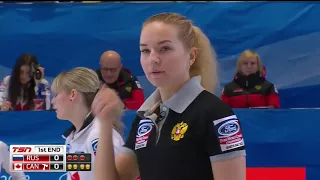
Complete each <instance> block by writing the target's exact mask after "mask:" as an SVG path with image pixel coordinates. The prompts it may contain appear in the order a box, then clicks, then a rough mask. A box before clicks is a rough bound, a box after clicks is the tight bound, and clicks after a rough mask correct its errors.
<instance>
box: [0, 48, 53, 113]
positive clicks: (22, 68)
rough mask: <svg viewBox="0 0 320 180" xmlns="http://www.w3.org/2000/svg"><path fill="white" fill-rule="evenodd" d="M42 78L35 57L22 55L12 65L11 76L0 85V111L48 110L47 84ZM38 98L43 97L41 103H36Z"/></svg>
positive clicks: (41, 70) (41, 69) (48, 90)
mask: <svg viewBox="0 0 320 180" xmlns="http://www.w3.org/2000/svg"><path fill="white" fill-rule="evenodd" d="M43 77H44V69H43V68H42V67H41V66H40V65H39V63H38V60H37V58H36V56H35V55H32V54H22V55H21V56H20V57H19V58H18V60H17V62H16V64H15V65H14V68H13V70H12V73H11V76H6V77H5V78H4V79H3V82H2V83H1V86H2V90H3V94H2V98H1V100H2V101H3V102H2V103H1V104H2V106H1V110H2V111H8V110H15V111H24V110H44V109H47V110H49V109H50V89H49V86H48V84H49V83H48V81H47V80H45V79H44V78H43ZM39 87H40V88H41V87H43V88H41V89H39ZM38 90H41V91H38ZM40 96H41V97H44V98H43V101H40V102H39V101H36V100H37V99H38V97H40Z"/></svg>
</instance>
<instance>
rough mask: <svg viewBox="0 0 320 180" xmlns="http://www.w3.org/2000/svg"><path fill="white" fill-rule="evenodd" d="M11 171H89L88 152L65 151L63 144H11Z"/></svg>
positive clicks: (89, 157) (89, 155) (89, 156)
mask: <svg viewBox="0 0 320 180" xmlns="http://www.w3.org/2000/svg"><path fill="white" fill-rule="evenodd" d="M10 164H11V171H12V172H21V171H23V172H66V171H91V154H90V153H66V146H65V145H11V146H10Z"/></svg>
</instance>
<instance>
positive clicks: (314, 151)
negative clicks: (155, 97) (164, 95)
mask: <svg viewBox="0 0 320 180" xmlns="http://www.w3.org/2000/svg"><path fill="white" fill-rule="evenodd" d="M235 113H236V114H237V115H238V117H239V119H240V120H241V122H242V126H243V133H244V137H245V142H246V146H247V154H248V155H247V164H248V166H249V167H306V169H307V180H319V171H320V162H319V157H320V156H319V152H320V139H319V138H318V134H316V130H317V128H318V127H319V126H320V121H319V119H320V110H315V109H301V110H258V109H250V110H248V109H237V110H235ZM134 116H135V112H134V111H127V112H126V113H125V115H124V119H123V121H124V123H125V125H126V127H128V128H127V129H126V130H125V137H127V135H128V131H129V129H130V127H131V123H132V120H133V118H134ZM0 119H1V123H0V125H1V126H0V140H2V141H5V142H6V143H8V144H63V143H64V140H63V139H62V137H61V134H62V132H63V131H64V130H65V129H66V128H68V127H69V126H70V123H69V122H68V121H60V120H58V119H56V117H55V113H54V112H19V113H17V112H1V113H0ZM27 174H28V175H29V176H30V177H31V179H32V180H42V179H47V180H51V179H52V180H57V179H59V177H60V176H62V175H63V173H27ZM2 177H3V178H4V179H5V180H6V178H7V176H6V174H5V173H4V174H2V176H1V178H2ZM62 179H63V178H62Z"/></svg>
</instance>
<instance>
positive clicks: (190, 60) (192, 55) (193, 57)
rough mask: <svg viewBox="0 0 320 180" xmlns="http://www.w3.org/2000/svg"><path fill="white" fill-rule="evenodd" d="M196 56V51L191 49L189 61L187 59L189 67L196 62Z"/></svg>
mask: <svg viewBox="0 0 320 180" xmlns="http://www.w3.org/2000/svg"><path fill="white" fill-rule="evenodd" d="M197 55H198V49H197V48H195V47H193V48H191V50H190V59H189V67H191V66H192V64H193V63H194V62H195V61H196V58H197Z"/></svg>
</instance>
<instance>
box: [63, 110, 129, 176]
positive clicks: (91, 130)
mask: <svg viewBox="0 0 320 180" xmlns="http://www.w3.org/2000/svg"><path fill="white" fill-rule="evenodd" d="M99 131H100V124H99V119H97V118H94V117H93V116H92V114H91V113H90V114H88V116H87V117H86V120H85V121H84V124H83V126H82V127H81V129H80V130H79V132H77V133H75V127H74V126H72V127H71V128H70V129H68V130H67V131H66V132H65V133H64V134H63V136H62V137H64V138H65V139H66V147H67V153H91V160H92V165H91V171H72V172H71V171H70V172H68V175H67V180H89V179H94V178H93V171H92V170H93V168H94V161H95V156H96V151H97V147H98V139H99ZM112 138H113V146H114V153H115V156H116V155H117V154H118V152H119V150H120V148H121V147H122V146H123V144H124V141H123V139H122V137H121V135H120V134H119V133H118V132H117V131H116V130H114V129H113V137H112Z"/></svg>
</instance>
